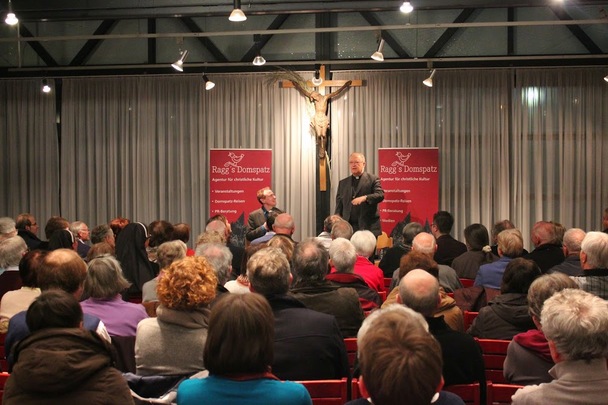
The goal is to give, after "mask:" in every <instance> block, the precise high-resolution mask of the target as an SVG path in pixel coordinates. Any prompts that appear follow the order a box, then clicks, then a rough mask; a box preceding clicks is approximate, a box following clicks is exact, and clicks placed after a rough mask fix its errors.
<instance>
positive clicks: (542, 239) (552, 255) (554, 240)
mask: <svg viewBox="0 0 608 405" xmlns="http://www.w3.org/2000/svg"><path fill="white" fill-rule="evenodd" d="M530 236H531V239H532V244H533V245H534V250H533V251H532V252H530V253H528V254H527V255H525V256H524V258H525V259H529V260H532V261H533V262H534V263H536V264H538V267H540V271H542V272H543V274H545V273H546V272H547V271H548V270H549V269H550V268H551V267H553V266H555V265H558V264H560V263H561V262H563V261H564V259H565V257H564V252H563V251H562V245H561V240H560V236H559V234H558V232H557V228H556V225H555V224H554V223H552V222H548V221H538V222H537V223H535V224H534V226H533V227H532V232H531V233H530Z"/></svg>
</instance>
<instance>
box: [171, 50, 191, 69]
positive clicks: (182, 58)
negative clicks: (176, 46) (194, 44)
mask: <svg viewBox="0 0 608 405" xmlns="http://www.w3.org/2000/svg"><path fill="white" fill-rule="evenodd" d="M186 56H188V50H187V49H184V51H183V52H182V56H180V58H179V59H178V60H176V61H175V62H174V63H172V64H171V67H172V68H173V69H175V70H177V71H178V72H183V71H184V61H185V60H186Z"/></svg>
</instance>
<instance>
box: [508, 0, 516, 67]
mask: <svg viewBox="0 0 608 405" xmlns="http://www.w3.org/2000/svg"><path fill="white" fill-rule="evenodd" d="M507 21H509V22H511V21H515V9H514V8H513V7H510V8H508V9H507ZM507 55H509V56H511V55H515V27H507Z"/></svg>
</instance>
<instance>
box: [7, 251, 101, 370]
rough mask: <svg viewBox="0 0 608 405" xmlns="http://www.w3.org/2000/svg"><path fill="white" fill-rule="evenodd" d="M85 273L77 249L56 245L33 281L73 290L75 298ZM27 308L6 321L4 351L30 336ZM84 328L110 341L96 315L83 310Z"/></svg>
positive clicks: (44, 288) (46, 287)
mask: <svg viewBox="0 0 608 405" xmlns="http://www.w3.org/2000/svg"><path fill="white" fill-rule="evenodd" d="M86 276H87V265H86V263H85V262H84V261H83V260H82V258H81V257H80V256H78V253H76V251H74V250H71V249H57V250H53V251H51V252H49V253H48V254H47V255H46V256H45V257H44V259H42V262H41V263H40V266H38V268H37V272H36V281H37V284H38V287H39V288H40V290H42V291H47V290H52V289H59V290H63V291H65V292H67V293H68V294H72V295H73V296H74V297H76V299H77V300H80V296H81V295H82V292H83V290H84V288H83V287H84V279H85V278H86ZM26 312H27V311H23V312H19V313H18V314H16V315H15V316H13V317H12V318H11V320H10V322H9V324H8V332H7V334H6V340H5V341H4V348H5V350H6V353H11V348H12V346H13V345H14V344H16V343H17V342H19V341H20V340H21V339H23V338H25V337H27V336H29V334H30V330H29V328H28V327H27V323H26V322H25V315H26ZM83 328H85V329H88V330H91V331H95V332H97V334H98V335H99V336H101V337H102V338H104V339H106V340H107V341H108V342H110V341H111V340H110V335H108V331H107V330H106V327H105V325H104V324H103V322H102V321H101V320H99V318H97V317H95V316H92V315H88V314H86V313H85V314H84V317H83ZM7 360H8V364H9V371H10V369H11V368H12V363H13V358H12V356H11V355H8V356H7Z"/></svg>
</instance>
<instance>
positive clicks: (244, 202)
mask: <svg viewBox="0 0 608 405" xmlns="http://www.w3.org/2000/svg"><path fill="white" fill-rule="evenodd" d="M271 165H272V150H270V149H211V150H210V151H209V216H214V215H217V214H222V215H224V216H225V217H226V218H227V219H228V221H229V222H230V223H231V224H232V233H233V236H234V237H236V238H237V239H239V240H240V239H241V237H242V238H243V242H244V234H245V225H246V221H247V217H248V215H249V213H250V212H251V211H254V210H256V209H258V208H260V203H259V201H258V200H257V198H256V193H257V191H258V190H259V189H261V188H264V187H272V184H271V182H272V168H271ZM241 234H242V235H241Z"/></svg>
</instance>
